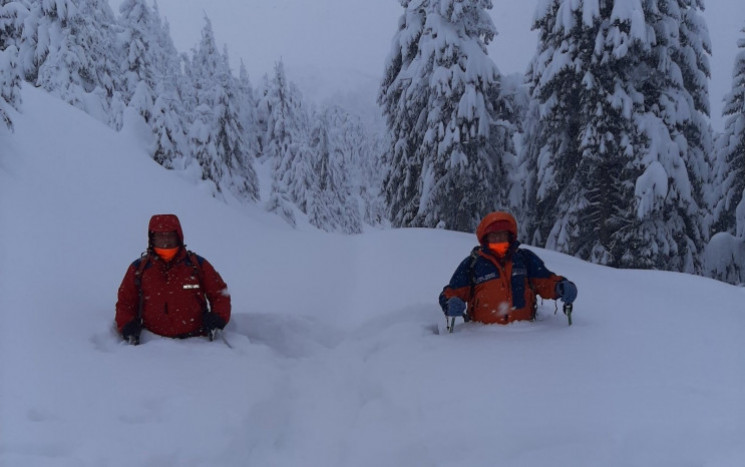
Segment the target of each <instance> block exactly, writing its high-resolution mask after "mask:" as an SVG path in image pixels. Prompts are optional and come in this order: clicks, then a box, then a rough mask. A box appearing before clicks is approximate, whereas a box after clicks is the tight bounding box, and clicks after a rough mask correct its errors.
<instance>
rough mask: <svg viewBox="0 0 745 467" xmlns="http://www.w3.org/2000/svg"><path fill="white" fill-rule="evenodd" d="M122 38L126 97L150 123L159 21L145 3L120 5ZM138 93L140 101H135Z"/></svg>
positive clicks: (137, 0)
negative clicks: (122, 27) (122, 28)
mask: <svg viewBox="0 0 745 467" xmlns="http://www.w3.org/2000/svg"><path fill="white" fill-rule="evenodd" d="M119 13H120V15H121V17H120V23H121V24H122V25H123V26H124V34H123V37H122V41H121V44H122V47H123V50H122V57H123V61H122V64H121V72H122V76H123V79H122V81H123V82H122V98H123V99H124V102H125V103H126V104H127V105H128V106H130V107H132V106H133V105H135V106H136V107H135V109H136V110H137V112H138V113H139V114H140V115H141V116H142V118H143V119H145V122H148V123H149V122H150V119H151V118H152V113H153V101H154V98H155V88H156V85H157V84H156V77H155V73H156V66H157V65H156V60H157V58H158V57H157V56H156V49H157V47H158V45H159V44H158V40H157V39H156V36H155V34H157V32H158V28H157V26H156V24H157V22H156V19H155V18H154V16H153V12H152V11H151V10H150V8H149V7H148V6H147V4H145V1H144V0H125V1H124V2H123V3H122V4H121V5H120V6H119ZM135 94H137V98H135Z"/></svg>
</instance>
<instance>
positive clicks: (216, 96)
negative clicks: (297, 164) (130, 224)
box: [190, 18, 258, 200]
mask: <svg viewBox="0 0 745 467" xmlns="http://www.w3.org/2000/svg"><path fill="white" fill-rule="evenodd" d="M190 77H191V79H192V86H193V89H194V93H195V94H194V97H195V100H196V105H197V108H196V118H195V119H194V121H193V125H192V129H191V131H190V134H191V135H192V137H191V138H190V140H191V141H194V139H193V136H194V132H195V130H196V129H198V133H199V134H201V135H202V136H201V137H200V138H199V140H201V141H209V147H212V146H214V150H210V151H206V152H205V151H204V149H205V148H204V147H202V148H201V149H200V148H199V147H195V148H194V150H195V153H194V156H195V158H196V159H197V160H198V161H199V163H200V165H201V166H202V170H203V178H205V179H209V180H212V181H214V182H215V184H216V186H217V188H218V190H223V189H225V188H227V189H229V190H230V191H231V192H233V193H234V194H235V195H236V196H238V197H239V198H244V199H250V200H256V199H257V198H258V180H257V177H256V173H255V171H254V168H253V157H251V155H250V153H249V152H248V149H247V145H246V143H245V141H244V140H243V130H242V128H241V117H240V107H239V102H238V99H237V98H236V88H237V85H236V83H235V78H234V77H233V76H232V74H231V72H230V68H229V65H228V60H227V57H226V56H225V55H223V54H220V53H219V52H218V51H217V47H216V45H215V38H214V33H213V32H212V24H211V22H210V21H209V19H206V18H205V26H204V28H203V29H202V40H201V42H200V44H199V46H198V47H197V48H196V49H195V50H194V53H193V57H192V59H191V61H190ZM205 132H209V133H210V134H209V136H207V135H205V134H204V133H205Z"/></svg>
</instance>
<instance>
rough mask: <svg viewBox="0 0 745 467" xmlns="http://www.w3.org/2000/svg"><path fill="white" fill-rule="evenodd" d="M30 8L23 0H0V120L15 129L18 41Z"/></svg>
mask: <svg viewBox="0 0 745 467" xmlns="http://www.w3.org/2000/svg"><path fill="white" fill-rule="evenodd" d="M27 14H28V8H27V7H26V6H25V5H24V4H22V3H21V2H13V1H8V0H2V1H0V120H1V121H2V122H3V123H4V124H5V126H6V127H7V128H8V129H11V130H12V129H13V121H12V119H11V116H10V113H11V109H16V110H17V109H18V107H19V106H20V104H21V96H20V87H21V73H20V68H19V65H18V43H19V41H20V37H21V30H22V23H23V19H24V18H25V16H26V15H27Z"/></svg>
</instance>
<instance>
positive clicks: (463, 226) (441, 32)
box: [378, 0, 514, 231]
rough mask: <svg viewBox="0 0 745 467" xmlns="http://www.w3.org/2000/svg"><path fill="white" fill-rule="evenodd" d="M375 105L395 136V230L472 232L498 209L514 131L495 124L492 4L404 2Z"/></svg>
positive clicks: (390, 196)
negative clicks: (488, 48)
mask: <svg viewBox="0 0 745 467" xmlns="http://www.w3.org/2000/svg"><path fill="white" fill-rule="evenodd" d="M401 4H402V6H403V7H404V8H405V13H404V15H403V16H402V17H401V19H400V21H399V30H398V32H397V33H396V35H395V37H394V40H393V47H392V50H391V53H390V54H389V57H388V60H387V63H386V68H385V74H384V79H383V83H382V86H381V90H380V93H379V97H378V102H379V104H380V105H381V106H382V107H383V112H384V114H385V116H386V120H387V124H388V128H389V131H390V132H391V134H392V135H393V137H392V147H391V149H390V154H391V158H392V161H391V162H392V164H393V167H392V170H391V172H390V177H389V178H388V179H387V180H386V182H385V185H386V199H387V201H388V204H389V206H390V209H391V217H392V221H393V224H394V225H395V226H428V227H434V226H444V227H447V228H451V229H457V230H466V231H471V230H473V229H474V228H475V227H476V225H477V223H478V221H479V220H480V218H481V217H482V216H483V215H484V214H486V213H487V212H488V211H490V210H493V209H494V208H495V207H498V206H500V204H502V200H504V199H505V196H506V192H507V189H508V187H507V181H508V180H507V172H506V171H507V170H508V168H509V167H511V166H512V165H513V164H514V160H513V159H514V150H513V149H512V147H511V140H512V134H513V132H514V128H513V127H512V125H511V124H509V123H508V122H507V121H505V120H502V119H500V117H501V115H500V113H501V107H503V105H504V104H503V102H501V98H500V92H499V78H500V76H499V72H498V70H497V68H496V66H495V65H494V63H493V62H492V61H491V60H490V59H489V57H488V56H487V53H486V45H487V44H488V43H489V42H490V41H491V40H492V38H493V37H494V36H495V34H496V30H495V28H494V25H493V23H492V21H491V19H490V17H489V16H488V13H487V10H489V9H491V8H492V2H491V0H424V1H417V2H414V1H410V0H401Z"/></svg>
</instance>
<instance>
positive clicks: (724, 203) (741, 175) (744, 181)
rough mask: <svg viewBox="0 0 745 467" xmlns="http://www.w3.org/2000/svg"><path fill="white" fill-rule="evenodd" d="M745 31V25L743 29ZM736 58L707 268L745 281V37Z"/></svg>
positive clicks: (720, 150) (713, 274)
mask: <svg viewBox="0 0 745 467" xmlns="http://www.w3.org/2000/svg"><path fill="white" fill-rule="evenodd" d="M742 32H743V33H745V28H743V29H742ZM737 45H738V47H739V48H740V49H741V50H740V52H739V53H738V54H737V57H736V58H735V66H734V70H733V73H732V89H731V90H730V92H729V93H728V94H727V96H726V97H725V106H724V109H723V112H722V113H723V114H724V116H725V117H726V121H725V127H724V133H723V134H722V135H721V136H720V137H719V138H718V140H717V143H718V144H717V155H718V157H717V160H718V161H719V166H718V167H717V169H718V170H717V173H716V176H715V182H716V183H715V184H714V187H715V188H717V191H716V192H715V193H716V196H717V200H716V201H717V202H716V204H715V206H714V210H713V220H714V222H713V230H714V232H718V233H716V234H715V235H714V236H712V238H711V240H710V241H709V243H708V245H707V246H706V251H705V256H704V258H705V271H706V274H707V275H708V276H710V277H714V278H716V279H719V280H723V281H727V282H731V283H734V284H744V283H745V38H741V39H739V40H738V41H737Z"/></svg>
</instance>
